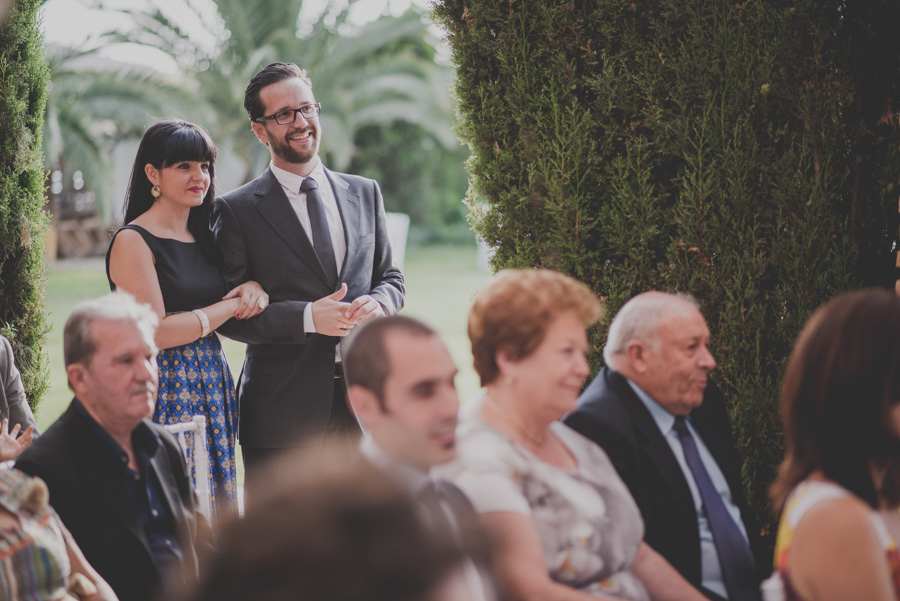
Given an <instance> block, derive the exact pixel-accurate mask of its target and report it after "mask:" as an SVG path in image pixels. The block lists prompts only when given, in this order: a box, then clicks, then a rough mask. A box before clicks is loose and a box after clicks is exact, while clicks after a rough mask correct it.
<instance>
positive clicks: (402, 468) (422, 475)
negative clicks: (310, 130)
mask: <svg viewBox="0 0 900 601" xmlns="http://www.w3.org/2000/svg"><path fill="white" fill-rule="evenodd" d="M359 451H360V453H362V454H363V456H364V457H365V458H366V459H368V460H369V461H371V462H372V464H373V465H375V467H377V468H378V469H380V470H382V471H383V472H384V473H386V474H387V475H388V477H389V478H391V479H392V480H394V481H395V482H396V483H397V484H398V485H399V486H401V487H402V488H403V489H404V490H406V491H407V492H409V493H410V494H412V495H416V494H417V493H418V492H419V491H420V490H422V488H424V487H425V485H426V484H428V483H429V482H431V483H433V482H434V475H433V474H432V470H428V471H427V472H423V471H422V470H419V469H416V468H414V467H412V466H411V465H406V464H404V463H400V462H398V461H395V460H394V459H391V458H390V457H388V456H387V455H386V454H385V452H384V451H382V450H381V447H379V446H378V443H376V442H375V439H373V438H372V437H371V436H369V435H366V436H363V437H362V440H361V441H360V443H359Z"/></svg>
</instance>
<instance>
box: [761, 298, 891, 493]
mask: <svg viewBox="0 0 900 601" xmlns="http://www.w3.org/2000/svg"><path fill="white" fill-rule="evenodd" d="M898 368H900V298H897V296H896V295H894V294H892V293H890V292H887V291H886V290H866V291H860V292H851V293H848V294H843V295H841V296H838V297H837V298H834V299H832V300H831V301H829V302H828V303H826V304H825V305H824V306H823V307H821V308H820V309H819V310H818V311H816V313H815V314H814V315H813V316H812V317H811V318H810V320H809V322H807V324H806V327H805V328H804V329H803V332H802V333H801V334H800V337H799V338H798V339H797V345H796V346H795V347H794V352H793V354H792V355H791V359H790V362H789V363H788V367H787V371H786V373H785V376H784V384H783V387H782V391H781V413H782V419H783V420H784V428H785V436H786V445H787V454H786V457H785V459H784V461H783V462H782V464H781V467H780V469H779V473H778V477H777V478H776V480H775V482H774V483H773V484H772V489H771V494H772V500H773V502H774V504H775V506H776V508H777V509H780V508H782V507H783V505H784V502H785V499H786V498H787V496H788V495H789V494H790V492H791V490H793V488H794V487H795V486H796V485H797V484H798V483H799V482H800V481H801V480H803V479H804V478H806V477H807V476H808V475H809V474H810V473H811V472H813V471H814V470H821V471H822V472H823V473H824V474H825V477H826V478H829V479H830V480H834V481H835V482H837V483H838V484H840V485H841V486H843V487H844V488H846V489H847V490H849V491H851V492H853V493H854V494H856V495H857V496H859V497H860V498H861V499H863V500H865V501H866V502H867V503H868V504H869V505H871V506H872V507H873V508H875V507H877V506H878V501H879V499H884V500H886V501H887V502H888V504H890V505H892V506H896V505H898V504H900V471H898V465H897V464H898V463H900V462H898V461H897V460H898V459H900V439H898V435H897V433H896V431H895V430H894V429H893V427H892V424H891V421H890V412H891V410H892V409H894V407H895V406H896V405H897V403H898V401H900V369H898ZM873 466H875V467H878V468H882V469H887V477H886V478H885V481H884V485H883V487H882V488H881V490H878V489H877V488H876V484H875V482H873V480H872V472H871V468H872V467H873Z"/></svg>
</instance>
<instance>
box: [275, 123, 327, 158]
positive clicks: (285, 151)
mask: <svg viewBox="0 0 900 601" xmlns="http://www.w3.org/2000/svg"><path fill="white" fill-rule="evenodd" d="M307 131H308V132H309V135H310V138H312V140H313V142H314V143H313V147H312V149H310V150H309V151H306V152H303V151H300V150H297V149H296V148H294V147H293V146H291V143H290V140H288V138H290V137H291V136H296V135H297V134H302V133H304V132H307ZM318 141H319V137H318V135H317V133H316V131H315V130H313V129H312V128H307V129H304V130H301V131H293V132H291V133H290V134H288V135H286V136H285V137H284V138H281V139H279V138H277V137H275V136H269V146H270V148H271V149H272V153H273V154H275V156H277V157H278V158H280V159H281V160H283V161H286V162H288V163H293V164H296V165H302V164H303V163H308V162H310V161H311V160H313V159H314V158H315V156H316V154H318V150H319V144H318Z"/></svg>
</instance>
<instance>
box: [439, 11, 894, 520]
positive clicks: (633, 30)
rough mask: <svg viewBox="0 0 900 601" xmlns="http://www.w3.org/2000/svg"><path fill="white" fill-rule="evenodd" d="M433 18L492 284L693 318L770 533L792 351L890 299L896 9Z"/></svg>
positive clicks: (611, 309) (601, 332) (601, 334)
mask: <svg viewBox="0 0 900 601" xmlns="http://www.w3.org/2000/svg"><path fill="white" fill-rule="evenodd" d="M434 16H435V20H436V21H437V22H438V23H439V24H441V25H442V26H443V27H444V29H445V32H446V35H447V38H448V40H449V43H450V46H451V49H452V57H453V61H454V63H455V65H456V68H457V77H458V79H457V84H456V89H455V91H456V95H457V96H458V100H459V111H460V123H459V125H458V133H459V135H460V137H461V139H462V140H463V141H464V142H465V143H467V144H468V145H469V147H470V149H471V151H472V157H471V159H470V160H469V163H468V169H469V172H470V175H471V178H472V179H471V185H470V188H469V192H468V195H467V199H466V200H467V203H468V204H469V206H470V209H471V214H470V220H471V222H472V225H473V227H474V229H475V231H476V232H477V233H478V234H479V235H480V236H481V237H482V238H483V239H484V240H486V241H487V243H488V244H489V245H491V246H492V247H494V248H495V249H496V254H495V255H494V259H493V266H494V267H495V268H498V269H499V268H502V267H511V266H543V267H550V268H553V269H558V270H560V271H563V272H565V273H568V274H571V275H573V276H575V277H577V278H579V279H581V280H583V281H585V282H587V283H588V284H589V285H591V286H592V287H593V289H594V290H596V291H597V293H598V294H599V295H600V296H601V297H603V298H605V299H607V312H608V315H610V316H612V315H613V314H615V312H616V311H617V310H618V308H619V307H620V306H621V305H622V303H624V302H625V301H626V300H627V299H629V298H630V297H632V296H633V295H635V294H637V293H639V292H641V291H644V290H648V289H663V290H679V291H684V292H689V293H691V294H693V295H694V296H696V297H697V298H698V300H699V301H700V302H701V304H702V306H703V312H704V314H705V315H706V317H707V321H708V322H709V326H710V329H711V331H712V336H713V342H712V349H713V352H714V354H715V356H716V358H717V360H718V364H719V366H718V368H717V370H716V374H715V376H714V377H715V378H716V380H717V381H718V382H719V383H720V384H721V385H722V387H723V389H724V390H725V391H726V393H727V396H728V399H729V402H730V409H731V415H732V419H733V429H734V434H735V437H736V440H737V441H738V445H739V450H740V451H741V452H742V453H743V456H744V457H745V458H746V461H745V464H744V471H743V476H744V482H745V487H746V489H747V491H748V493H749V495H750V498H751V501H752V504H753V509H754V511H755V512H756V513H757V514H758V515H759V516H760V517H761V518H762V520H763V522H764V523H767V524H769V526H767V528H770V527H771V522H770V519H771V516H770V514H769V510H768V503H767V500H766V488H767V486H768V484H769V482H770V481H771V479H772V477H773V470H774V467H775V466H776V465H777V463H778V462H779V461H780V459H781V456H782V441H781V430H780V422H779V418H778V414H777V399H778V394H779V384H780V379H781V374H782V369H783V366H784V362H785V359H786V358H787V356H788V354H789V352H790V349H791V348H792V346H793V342H794V339H795V337H796V335H797V333H798V332H799V330H800V328H801V327H802V325H803V323H804V322H805V320H806V319H807V317H808V316H809V314H810V312H811V311H812V310H813V309H814V308H815V307H817V306H818V305H819V304H821V303H822V302H823V301H825V300H826V299H828V298H829V297H831V296H833V295H834V294H836V293H838V292H840V291H842V290H846V289H848V288H853V287H858V286H864V285H867V286H873V285H874V286H887V285H892V284H893V263H894V255H893V252H892V243H893V241H894V240H895V239H896V233H897V225H896V224H897V219H896V215H897V196H898V190H897V189H895V186H896V184H897V183H898V176H900V153H898V143H900V132H898V125H897V119H898V114H897V109H898V108H900V94H898V81H900V66H898V65H900V62H898V61H900V36H897V35H896V33H895V32H894V31H893V29H894V28H896V25H897V24H898V23H900V3H897V2H896V0H869V1H867V2H846V3H845V2H843V1H840V0H832V1H827V2H826V1H822V0H820V1H816V0H795V1H793V2H784V1H783V0H747V1H744V2H735V1H734V0H727V1H725V0H653V1H646V0H645V1H638V0H584V1H579V0H572V1H562V2H555V1H554V2H548V1H541V0H443V1H441V2H439V3H438V4H437V5H436V7H435V10H434ZM605 335H606V331H605V326H604V327H601V328H599V329H598V331H596V332H594V333H593V335H592V343H593V345H594V351H595V354H594V357H593V366H594V368H595V369H597V368H599V365H600V362H601V357H600V352H599V351H600V349H601V348H602V344H603V342H604V340H605ZM766 533H768V534H772V533H771V532H770V531H769V532H766Z"/></svg>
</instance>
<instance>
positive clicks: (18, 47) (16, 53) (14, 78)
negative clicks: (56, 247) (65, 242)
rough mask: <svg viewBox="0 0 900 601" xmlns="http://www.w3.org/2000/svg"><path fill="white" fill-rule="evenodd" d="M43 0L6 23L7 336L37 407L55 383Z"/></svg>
mask: <svg viewBox="0 0 900 601" xmlns="http://www.w3.org/2000/svg"><path fill="white" fill-rule="evenodd" d="M40 5H41V2H40V0H14V2H13V5H12V7H11V9H10V10H9V12H8V13H7V15H6V21H5V22H3V23H0V333H2V334H3V335H5V336H6V337H7V338H9V339H10V341H11V342H12V345H13V349H14V352H15V361H16V365H17V366H18V367H19V370H20V371H21V372H22V379H23V381H24V384H25V391H26V394H27V395H28V401H29V403H30V404H31V406H32V408H36V407H37V405H38V403H39V402H40V400H41V398H42V397H43V395H44V393H45V392H46V390H47V386H48V378H49V373H48V368H47V357H46V354H45V353H42V352H41V344H42V342H43V339H44V335H45V334H46V332H47V322H46V315H45V311H44V289H45V287H46V281H45V278H44V234H45V232H46V231H47V226H48V224H49V219H48V217H47V215H46V213H45V212H44V211H43V209H42V207H43V206H44V182H45V180H46V177H45V174H44V159H43V155H42V153H41V127H42V125H43V121H44V107H45V104H46V99H47V85H48V82H49V79H50V72H49V69H48V67H47V64H46V61H45V60H44V41H43V36H42V34H41V33H40V30H39V18H38V8H39V7H40Z"/></svg>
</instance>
